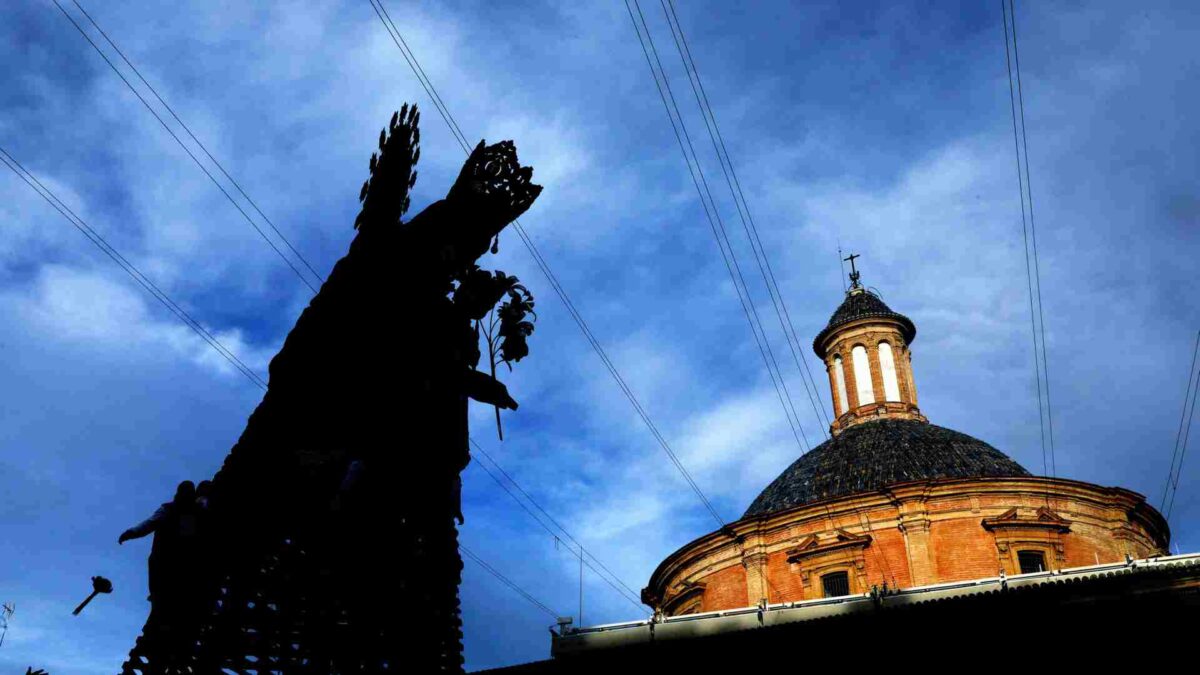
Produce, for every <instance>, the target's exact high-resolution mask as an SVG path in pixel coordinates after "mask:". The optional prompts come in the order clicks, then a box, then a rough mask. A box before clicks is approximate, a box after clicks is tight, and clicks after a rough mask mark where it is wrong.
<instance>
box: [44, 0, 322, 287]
mask: <svg viewBox="0 0 1200 675" xmlns="http://www.w3.org/2000/svg"><path fill="white" fill-rule="evenodd" d="M53 2H54V6H55V7H58V9H59V11H60V12H62V14H63V16H64V17H66V18H67V20H68V21H70V22H71V25H72V26H74V27H75V30H77V31H79V34H80V35H82V36H83V38H84V39H85V40H87V42H88V44H90V45H91V46H92V49H94V50H96V53H97V54H99V55H100V58H102V59H104V62H105V63H107V64H108V67H109V68H111V69H112V71H113V72H114V73H116V74H117V77H119V78H121V81H122V82H124V83H125V86H126V87H128V88H129V91H131V92H133V95H134V96H136V97H137V98H138V100H139V101H141V102H142V105H143V106H145V108H146V110H148V111H149V112H150V114H151V115H153V116H154V119H156V120H158V123H159V124H160V125H162V128H163V129H165V130H166V131H167V133H168V134H170V136H171V138H173V139H175V142H176V143H177V144H179V147H181V148H183V151H184V152H185V153H187V156H188V157H190V158H191V159H192V162H194V163H195V164H196V166H197V167H199V168H200V170H201V171H203V172H204V175H205V176H207V177H208V179H209V180H210V181H212V184H213V185H215V186H217V189H218V190H220V191H221V194H222V195H224V196H225V199H227V200H229V203H230V204H232V205H233V207H234V208H235V209H237V211H238V213H240V214H242V218H244V219H245V220H246V222H247V223H249V224H250V227H252V228H254V231H255V232H257V233H258V236H260V237H262V240H263V241H265V242H266V243H267V245H268V246H270V247H271V249H272V250H273V251H275V253H276V255H278V256H279V257H280V259H282V260H283V262H284V263H286V264H287V266H288V267H289V268H291V270H292V272H294V273H295V274H296V277H297V278H299V279H300V281H301V282H303V283H304V285H305V286H308V288H309V290H311V291H312V292H313V293H314V294H316V292H317V287H316V286H314V285H313V284H312V282H311V281H309V279H308V278H307V277H305V276H304V274H303V273H302V272H301V271H300V270H299V269H298V268H297V267H296V266H295V264H293V263H292V261H291V259H290V258H288V256H286V255H285V254H284V253H283V251H281V250H279V247H278V246H276V245H275V242H273V241H271V238H270V237H268V236H267V233H266V232H264V231H263V230H262V228H261V227H259V226H258V224H257V223H255V222H254V219H253V218H251V217H250V214H248V213H246V210H245V209H243V208H242V206H241V204H238V203H237V200H235V199H234V198H233V195H231V194H229V191H228V190H226V189H225V186H223V185H221V183H220V181H218V180H217V178H216V176H214V175H213V174H212V172H211V171H209V170H208V167H206V166H204V163H203V162H201V161H200V159H199V158H198V157H196V155H195V153H193V152H192V150H191V148H189V147H188V146H187V144H185V143H184V142H183V139H181V138H180V137H179V135H178V134H176V133H175V130H174V129H172V128H171V127H170V125H168V124H167V122H166V120H164V119H163V118H162V116H161V115H159V114H158V111H157V110H155V109H154V107H153V106H152V105H150V102H149V101H147V100H146V98H145V97H144V96H142V94H141V92H139V91H138V90H137V88H136V87H134V86H133V83H132V82H130V81H129V79H128V78H126V77H125V75H124V73H122V72H121V71H120V69H118V68H117V65H116V64H115V63H113V62H112V59H110V58H108V55H107V54H105V53H104V50H102V49H100V46H99V45H97V44H96V42H95V41H94V40H92V38H91V36H90V35H88V34H87V31H85V30H84V29H83V26H80V25H79V23H78V22H77V21H75V18H74V17H72V16H71V15H70V14H69V13H68V12H67V10H66V9H65V8H63V6H62V5H61V4H59V2H58V0H53ZM72 2H74V0H72ZM75 6H76V7H79V10H80V11H81V12H83V14H84V16H86V17H87V18H88V21H90V22H91V24H92V25H93V26H95V27H96V30H98V31H100V34H101V35H103V36H104V39H105V40H107V41H108V43H109V44H110V45H112V47H113V49H114V50H116V52H117V53H118V54H120V56H121V58H122V59H123V60H124V61H125V63H126V64H128V65H129V67H130V68H131V69H133V72H134V73H136V74H137V76H138V78H139V79H141V81H142V82H143V83H144V84H145V85H146V87H147V88H149V89H150V91H151V92H153V94H154V96H155V98H157V99H158V100H159V102H161V103H162V104H163V106H164V107H165V108H166V109H167V110H168V111H169V112H170V114H171V116H172V117H174V118H175V121H177V122H178V123H179V125H180V126H181V127H183V129H184V130H185V131H186V132H187V134H188V135H189V136H191V138H192V140H193V141H195V142H196V145H198V146H200V148H201V150H203V152H204V154H206V155H207V156H208V158H209V159H210V160H212V162H213V164H215V165H216V166H217V168H218V169H219V170H220V171H221V173H223V174H225V177H226V178H228V179H229V181H230V182H231V183H233V185H234V186H235V187H236V189H237V190H238V191H239V192H241V194H242V196H243V197H245V198H246V201H247V202H249V203H250V204H251V206H252V207H253V208H254V209H255V210H257V211H258V213H259V215H262V218H263V220H265V221H266V222H267V224H268V225H270V227H271V229H272V230H274V231H275V234H276V235H277V236H278V237H279V238H280V239H281V240H283V242H284V244H286V245H287V247H288V248H289V249H291V251H292V252H293V253H294V254H295V255H296V257H297V258H299V259H300V260H301V262H302V263H303V264H304V265H305V266H307V267H308V269H309V270H310V271H311V272H312V274H313V275H314V276H316V277H317V279H320V280H321V282H324V281H325V280H324V278H323V277H321V275H320V274H317V272H316V270H314V269H313V267H312V265H310V264H309V263H308V261H307V260H305V259H304V256H302V255H300V253H299V251H297V250H296V248H295V247H294V246H292V243H291V242H290V241H288V239H287V237H285V236H284V235H283V233H282V232H280V231H279V229H278V228H276V227H275V225H274V223H272V222H271V221H270V220H269V219H268V218H267V217H266V216H265V215H263V214H262V211H261V210H259V209H258V205H257V204H255V203H254V201H253V200H251V199H250V197H249V195H247V194H246V192H245V191H244V190H242V187H241V185H239V184H238V182H237V181H235V180H234V179H233V177H232V176H230V175H229V173H228V172H226V171H225V168H224V167H223V166H221V164H220V163H219V162H218V161H217V160H216V158H214V157H213V156H212V154H211V153H209V151H208V148H206V147H205V146H204V144H203V143H201V142H200V140H199V139H198V138H196V136H195V134H193V133H192V130H191V129H190V128H188V126H187V125H186V124H184V122H183V120H181V119H180V118H179V116H178V115H176V114H175V111H174V110H173V109H172V108H171V107H170V106H168V105H167V102H166V101H164V100H163V98H162V97H161V96H159V95H158V92H157V91H156V90H155V89H154V87H152V86H150V83H149V82H147V81H146V79H145V78H144V77H142V74H141V72H140V71H138V69H137V68H136V67H135V66H134V65H133V63H131V62H130V61H129V59H127V58H125V54H124V53H123V52H121V50H120V49H119V48H118V47H117V45H116V43H114V42H113V41H112V40H111V39H109V37H108V35H107V34H106V33H105V32H104V31H103V30H102V29H101V28H100V26H99V24H97V23H96V22H95V20H93V19H92V17H91V15H90V14H88V13H87V12H86V11H85V10H84V9H83V7H82V6H80V5H79V3H78V2H75Z"/></svg>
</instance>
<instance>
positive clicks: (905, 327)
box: [813, 288, 917, 358]
mask: <svg viewBox="0 0 1200 675" xmlns="http://www.w3.org/2000/svg"><path fill="white" fill-rule="evenodd" d="M859 319H891V320H892V321H895V322H897V323H899V324H900V325H901V326H902V329H901V334H902V335H903V337H904V341H905V342H907V343H909V344H911V343H912V341H913V338H915V337H916V336H917V327H916V325H914V324H913V322H912V320H911V319H909V318H908V317H907V316H904V315H903V314H900V313H899V312H893V311H892V308H891V307H888V306H887V305H886V304H885V303H884V302H883V300H882V299H881V298H880V297H879V296H878V295H876V294H875V293H872V292H871V291H868V290H866V289H864V288H855V289H853V290H852V292H850V293H847V294H846V299H845V300H844V301H843V302H842V304H841V305H839V306H838V308H837V311H835V312H834V313H833V316H831V317H829V323H828V324H826V325H825V328H823V329H821V332H820V333H817V337H816V338H815V339H813V351H814V352H816V353H817V356H818V357H820V358H825V347H824V345H823V343H824V341H825V338H827V337H829V335H830V334H831V333H833V332H834V331H835V330H836V329H837V328H838V327H840V326H844V325H846V324H848V323H850V322H851V321H858V320H859Z"/></svg>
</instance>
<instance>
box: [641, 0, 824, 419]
mask: <svg viewBox="0 0 1200 675" xmlns="http://www.w3.org/2000/svg"><path fill="white" fill-rule="evenodd" d="M659 4H660V5H661V6H662V9H663V16H664V17H666V20H667V27H668V28H670V30H671V38H672V39H673V40H674V42H675V49H676V51H678V52H679V58H680V60H681V61H682V62H683V68H684V71H685V72H686V73H687V74H688V83H689V84H690V85H691V87H692V93H693V94H694V95H695V97H696V105H697V106H699V108H700V116H701V118H702V119H703V120H704V126H705V129H706V130H707V131H708V137H709V139H710V140H711V141H712V145H713V153H714V154H716V156H717V161H718V163H719V164H720V165H721V171H722V173H723V174H724V176H725V184H726V185H727V186H728V187H729V195H730V197H731V198H732V199H733V203H734V206H735V207H737V212H738V218H739V219H740V220H741V223H742V229H743V230H744V231H745V232H746V238H747V239H748V240H749V241H750V250H751V252H752V253H753V254H754V262H755V263H756V264H757V265H758V271H759V274H760V275H761V276H762V280H763V284H764V285H765V286H766V287H767V294H768V295H769V296H770V298H771V305H772V307H773V308H774V310H775V316H776V317H777V318H778V319H779V329H780V330H781V331H783V337H784V340H785V341H786V342H787V344H788V349H789V350H790V351H791V354H792V361H793V362H795V364H796V372H797V373H798V374H799V375H800V381H801V382H802V383H803V384H804V391H805V393H806V394H807V395H808V400H809V402H810V403H812V408H813V415H815V416H816V418H817V422H818V424H819V423H821V422H824V424H825V427H824V428H823V429H822V433H823V435H824V436H825V437H826V438H828V437H829V429H828V427H829V426H830V424H831V423H832V420H830V419H829V416H828V413H826V412H825V406H824V405H823V404H822V403H821V401H820V394H819V391H820V390H819V389H818V388H817V384H816V380H815V379H813V376H812V371H811V370H810V369H809V367H808V360H807V359H805V358H803V357H801V356H800V354H801V353H803V347H801V346H800V339H799V336H798V335H797V333H796V326H795V324H794V323H793V322H792V317H791V314H790V313H789V312H788V309H787V303H786V302H785V301H784V298H783V293H782V292H781V291H780V289H779V281H778V279H777V278H776V276H775V271H774V270H773V269H772V268H771V261H770V258H768V257H767V250H766V247H764V246H763V243H762V239H761V238H760V237H759V234H758V227H757V225H756V224H755V223H754V217H753V216H752V215H751V213H750V205H749V204H748V203H747V202H746V194H745V192H744V191H743V189H742V185H741V181H740V180H738V177H737V172H736V171H735V170H734V167H733V160H732V158H730V156H729V149H728V148H727V147H726V145H725V138H724V136H723V135H722V134H721V128H720V126H718V125H717V116H716V113H715V112H714V111H713V108H712V104H711V103H710V102H709V100H708V93H707V92H706V91H705V90H704V83H703V81H702V80H701V79H700V70H699V68H698V67H697V65H696V61H695V58H693V56H692V51H691V47H690V46H689V45H688V43H687V37H686V36H685V35H684V33H683V24H682V23H681V22H680V21H679V15H678V14H677V13H676V11H675V2H674V0H659ZM668 4H669V5H670V9H669V10H668ZM672 19H674V22H672ZM676 30H678V34H676ZM693 78H694V80H693ZM709 119H711V120H712V124H711V125H710V124H709ZM726 165H728V168H727V167H726ZM739 198H740V202H739ZM785 319H786V321H785ZM789 328H790V329H791V330H790V332H789ZM781 375H782V373H781ZM806 375H807V379H805V376H806ZM810 383H811V387H810Z"/></svg>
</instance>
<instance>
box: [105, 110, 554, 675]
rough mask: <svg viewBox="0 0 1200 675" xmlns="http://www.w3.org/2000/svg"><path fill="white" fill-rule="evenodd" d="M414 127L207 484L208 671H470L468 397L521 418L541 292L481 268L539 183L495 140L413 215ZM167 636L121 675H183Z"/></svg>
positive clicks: (145, 646) (401, 118) (408, 120)
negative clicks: (466, 667) (512, 376)
mask: <svg viewBox="0 0 1200 675" xmlns="http://www.w3.org/2000/svg"><path fill="white" fill-rule="evenodd" d="M417 123H418V116H417V112H416V109H415V108H409V107H408V106H405V107H404V108H403V109H401V110H400V111H399V112H398V113H397V114H396V115H394V116H393V117H392V120H391V122H390V123H389V124H388V127H387V129H385V130H384V132H383V133H381V134H380V139H379V152H378V154H376V155H373V156H372V157H371V160H370V164H369V168H370V173H371V175H370V178H369V180H368V181H367V182H366V183H365V184H364V185H363V188H362V190H361V192H360V194H359V199H360V201H361V202H362V211H361V213H360V214H359V215H358V217H357V218H356V219H355V222H354V226H355V228H356V230H357V234H356V236H355V238H354V240H353V242H352V243H351V244H350V250H349V252H348V253H347V255H346V256H345V257H344V258H342V259H341V260H340V261H338V263H337V264H336V265H335V266H334V268H333V271H332V272H331V273H330V274H329V277H328V279H327V280H326V282H325V283H324V285H323V286H322V287H321V291H320V292H319V293H318V294H317V295H316V296H315V297H314V298H313V299H312V301H311V302H310V303H309V306H308V307H307V308H306V309H305V310H304V312H303V313H302V314H301V315H300V318H299V319H298V320H297V322H296V325H295V327H294V328H293V329H292V331H291V332H290V333H289V334H288V337H287V339H286V340H285V341H284V344H283V347H282V349H281V350H280V351H279V353H278V354H277V355H276V356H275V358H274V359H272V361H271V364H270V385H269V388H268V391H267V393H266V395H265V396H264V397H263V401H262V402H261V403H260V404H259V406H258V407H257V408H256V409H255V411H254V413H253V414H252V415H251V416H250V419H249V421H248V423H247V425H246V429H245V431H244V432H243V434H242V436H241V438H240V439H239V440H238V442H237V444H236V445H235V446H234V447H233V450H232V451H231V452H230V454H229V456H228V457H227V458H226V460H225V463H224V465H223V466H222V468H221V470H220V471H219V472H218V473H217V475H216V476H214V477H213V479H212V485H211V491H210V495H211V496H210V497H209V498H208V509H207V513H208V522H209V524H210V526H211V530H209V531H210V532H211V535H209V536H210V537H211V538H206V540H207V541H211V549H212V552H213V554H214V556H213V558H212V561H211V567H212V569H213V570H216V571H217V572H218V573H219V575H220V578H221V583H220V584H219V586H220V588H219V590H218V591H217V592H214V593H213V594H212V596H211V602H205V603H201V604H203V621H202V623H201V625H198V626H197V627H196V629H195V632H194V634H193V635H192V636H191V637H189V649H190V646H191V645H195V647H196V648H195V650H194V657H189V658H191V659H192V660H191V661H189V662H188V666H189V667H190V668H191V669H192V671H193V672H217V671H218V670H220V669H221V668H227V669H229V670H230V671H232V672H243V671H248V670H252V671H255V672H258V671H259V670H260V669H263V668H267V666H264V665H262V664H269V670H271V671H273V672H284V673H293V672H299V673H322V674H328V673H332V672H337V673H342V674H348V673H378V672H383V671H388V672H412V673H426V672H462V656H461V652H462V643H461V640H462V632H461V625H462V624H461V620H460V618H459V602H458V584H459V581H460V575H461V570H462V562H461V559H460V557H459V555H458V544H457V541H458V539H457V537H458V533H457V528H456V525H455V519H456V517H457V518H459V519H461V504H460V501H461V500H460V494H459V493H460V489H459V486H460V479H459V474H460V472H461V471H462V469H463V468H465V466H466V464H467V462H468V461H469V454H468V443H467V438H468V429H467V399H468V398H474V399H475V400H477V401H480V402H483V403H485V404H487V405H491V406H495V407H496V408H497V410H499V409H510V410H512V409H516V407H517V402H516V401H515V400H514V399H513V397H512V396H511V395H510V394H509V392H508V390H507V388H506V387H505V386H504V385H503V384H502V383H501V382H500V381H498V380H497V379H496V377H495V369H496V365H498V364H505V365H508V366H509V367H511V364H512V363H513V362H515V361H518V360H520V359H521V358H522V357H523V356H525V355H526V354H527V353H528V346H527V344H526V339H527V338H528V336H529V335H530V333H531V332H532V330H533V325H532V323H531V322H530V321H528V320H527V317H531V316H532V308H533V299H532V296H531V295H530V294H529V292H528V291H527V290H526V289H525V288H524V287H523V286H521V285H520V284H518V283H517V280H516V279H515V278H514V277H510V276H507V275H505V274H504V273H503V272H495V273H492V272H487V271H484V270H481V269H480V268H479V266H478V264H477V262H476V261H477V259H478V258H479V257H480V256H481V255H483V254H484V253H486V252H487V251H488V250H489V248H491V249H492V250H493V251H494V250H495V247H496V245H497V242H498V235H499V233H500V231H501V230H503V229H504V227H506V226H507V225H508V224H509V223H510V222H512V221H513V219H515V218H516V217H518V216H519V215H521V214H522V213H523V212H524V211H525V210H526V209H528V208H529V206H530V205H531V204H532V203H533V201H534V200H535V199H536V197H537V195H538V194H539V193H540V191H541V188H540V187H539V186H536V185H533V184H532V183H531V182H530V178H531V176H532V170H531V169H529V168H528V167H521V166H520V164H519V163H518V161H517V156H516V149H515V147H514V146H513V144H512V143H511V142H507V141H506V142H502V143H498V144H495V145H487V144H485V143H483V142H480V143H479V145H478V146H476V147H475V149H474V150H473V151H472V152H471V155H470V157H469V158H468V159H467V161H466V162H465V163H464V165H463V167H462V170H461V171H460V173H459V176H458V178H457V180H456V181H455V182H454V185H453V186H451V188H450V190H449V191H448V192H447V194H446V197H445V198H444V199H441V200H438V201H436V202H434V203H433V204H430V205H429V206H428V207H427V208H425V209H424V210H423V211H422V212H421V213H419V214H418V215H416V216H415V217H413V218H412V219H410V220H408V221H406V222H405V221H402V220H401V217H402V216H403V215H404V213H405V211H406V210H407V208H408V204H409V196H408V193H409V189H410V188H411V187H412V185H413V183H414V182H415V180H416V172H415V171H414V166H415V164H416V161H417V158H418V156H419V149H418V146H419V132H418V127H417ZM502 301H503V304H501V305H500V306H499V307H497V304H498V303H501V302H502ZM481 338H486V339H487V342H488V352H489V357H490V360H491V362H490V364H484V365H485V366H487V367H486V369H485V368H481V367H480V360H481V358H482V352H481V349H480V344H479V343H480V340H481ZM156 613H157V612H155V614H156ZM155 623H156V617H155V616H154V615H153V614H152V616H151V617H150V619H149V620H148V621H147V625H146V628H145V629H144V630H143V637H142V638H140V639H139V641H138V644H137V645H136V646H135V647H134V649H133V651H132V652H131V654H130V660H129V661H127V662H126V663H125V664H124V670H123V672H125V673H132V672H141V673H157V672H168V670H167V666H165V665H162V664H167V663H169V662H170V660H171V657H170V656H169V655H167V654H164V649H166V645H165V644H164V643H161V642H158V641H156V639H155V637H154V635H155V631H154V628H155V626H154V624H155Z"/></svg>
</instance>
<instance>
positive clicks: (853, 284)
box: [843, 253, 862, 288]
mask: <svg viewBox="0 0 1200 675" xmlns="http://www.w3.org/2000/svg"><path fill="white" fill-rule="evenodd" d="M860 257H862V256H860V255H858V254H857V253H851V254H850V256H849V257H848V258H843V260H846V261H848V262H849V263H850V288H859V287H861V286H862V284H860V283H858V279H859V277H861V276H862V272H859V271H858V270H856V269H855V268H854V259H855V258H860Z"/></svg>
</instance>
